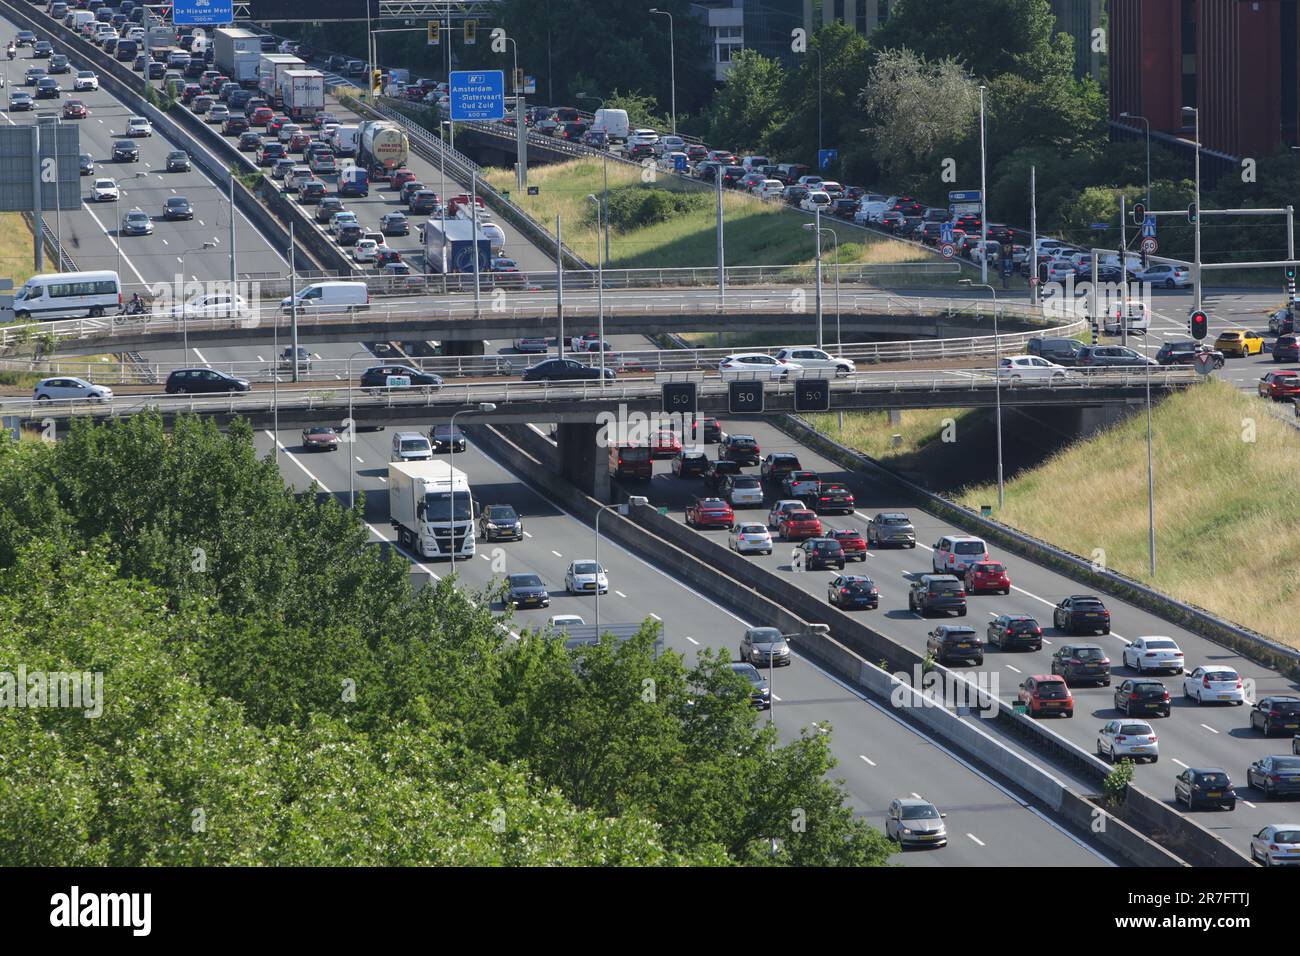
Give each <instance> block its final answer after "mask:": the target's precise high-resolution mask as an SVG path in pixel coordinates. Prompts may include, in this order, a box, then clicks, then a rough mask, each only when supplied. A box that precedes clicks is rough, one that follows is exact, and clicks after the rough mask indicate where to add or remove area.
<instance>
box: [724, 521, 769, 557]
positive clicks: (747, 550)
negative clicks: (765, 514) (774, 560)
mask: <svg viewBox="0 0 1300 956" xmlns="http://www.w3.org/2000/svg"><path fill="white" fill-rule="evenodd" d="M727 546H728V547H729V548H731V550H732V551H735V552H737V553H738V554H752V553H755V552H757V553H758V554H771V553H772V534H771V532H769V531H768V530H767V528H765V527H763V525H761V524H759V523H758V522H755V521H745V522H737V523H736V524H734V525H732V528H731V533H730V534H729V535H728V536H727Z"/></svg>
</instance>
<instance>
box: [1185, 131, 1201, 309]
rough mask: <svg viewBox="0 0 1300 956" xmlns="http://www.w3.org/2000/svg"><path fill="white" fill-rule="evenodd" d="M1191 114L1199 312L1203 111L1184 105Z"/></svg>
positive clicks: (1194, 277)
mask: <svg viewBox="0 0 1300 956" xmlns="http://www.w3.org/2000/svg"><path fill="white" fill-rule="evenodd" d="M1189 113H1190V114H1191V115H1193V116H1195V117H1196V222H1194V223H1192V226H1193V227H1194V229H1195V240H1194V246H1195V249H1194V254H1193V256H1192V260H1193V267H1194V268H1193V270H1192V284H1193V286H1194V287H1195V290H1196V291H1195V298H1196V305H1195V309H1196V311H1197V312H1200V311H1201V111H1200V110H1199V109H1197V108H1196V107H1195V106H1184V107H1183V115H1184V116H1186V115H1187V114H1189Z"/></svg>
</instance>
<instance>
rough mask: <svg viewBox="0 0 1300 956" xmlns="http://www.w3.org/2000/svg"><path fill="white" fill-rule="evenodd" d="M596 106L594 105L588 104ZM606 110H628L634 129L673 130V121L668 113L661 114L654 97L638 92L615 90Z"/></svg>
mask: <svg viewBox="0 0 1300 956" xmlns="http://www.w3.org/2000/svg"><path fill="white" fill-rule="evenodd" d="M587 105H589V106H590V105H594V104H587ZM605 108H606V109H611V110H627V121H628V125H629V126H632V127H637V126H642V127H649V128H650V129H658V130H667V129H671V128H672V120H671V119H669V117H668V114H667V113H666V112H664V113H661V112H659V103H658V102H657V101H656V100H655V98H654V97H653V96H648V95H646V94H645V93H641V92H639V91H637V90H633V91H632V92H629V93H620V92H619V91H618V90H617V89H615V90H614V91H613V92H612V93H610V95H609V96H608V97H607V98H606V99H605Z"/></svg>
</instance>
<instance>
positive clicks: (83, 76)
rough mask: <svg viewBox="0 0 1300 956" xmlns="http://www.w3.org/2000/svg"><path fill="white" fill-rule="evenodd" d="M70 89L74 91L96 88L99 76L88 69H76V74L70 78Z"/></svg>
mask: <svg viewBox="0 0 1300 956" xmlns="http://www.w3.org/2000/svg"><path fill="white" fill-rule="evenodd" d="M72 89H73V92H76V93H81V92H84V91H86V90H97V89H99V77H98V76H96V75H95V74H94V73H92V72H91V71H90V70H78V71H77V75H76V76H75V77H73V78H72Z"/></svg>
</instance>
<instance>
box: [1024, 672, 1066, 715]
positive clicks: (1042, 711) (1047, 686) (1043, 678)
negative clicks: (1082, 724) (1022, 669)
mask: <svg viewBox="0 0 1300 956" xmlns="http://www.w3.org/2000/svg"><path fill="white" fill-rule="evenodd" d="M1016 700H1017V701H1019V702H1020V703H1022V704H1024V705H1025V712H1026V713H1027V714H1029V716H1030V717H1044V716H1046V715H1047V714H1060V715H1061V716H1063V717H1073V716H1074V695H1072V694H1071V693H1070V688H1069V687H1067V686H1066V683H1065V678H1064V677H1057V676H1056V675H1055V674H1035V675H1034V676H1033V677H1030V678H1029V679H1028V680H1026V681H1025V682H1024V683H1023V684H1021V685H1020V692H1019V693H1018V694H1017V695H1016Z"/></svg>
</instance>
